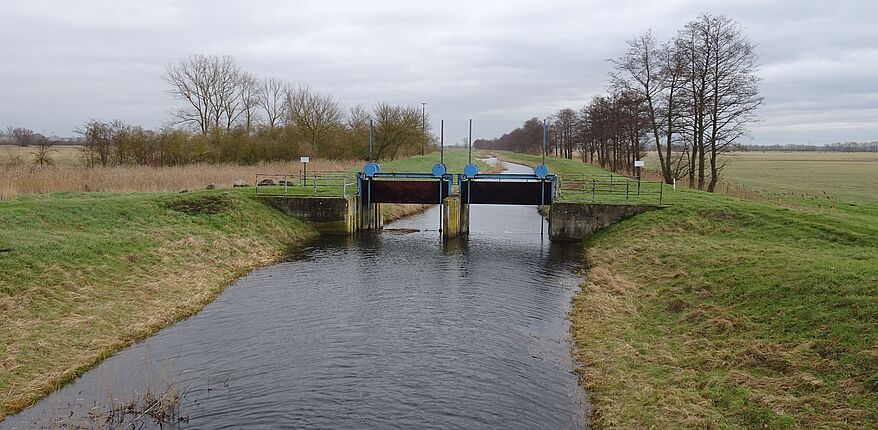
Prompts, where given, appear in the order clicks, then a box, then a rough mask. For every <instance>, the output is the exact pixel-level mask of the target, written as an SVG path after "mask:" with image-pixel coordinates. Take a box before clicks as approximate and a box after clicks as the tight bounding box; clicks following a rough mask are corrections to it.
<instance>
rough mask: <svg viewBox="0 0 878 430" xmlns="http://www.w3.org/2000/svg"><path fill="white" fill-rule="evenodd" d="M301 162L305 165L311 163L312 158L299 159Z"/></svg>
mask: <svg viewBox="0 0 878 430" xmlns="http://www.w3.org/2000/svg"><path fill="white" fill-rule="evenodd" d="M299 161H301V162H303V163H307V162H309V161H311V157H299Z"/></svg>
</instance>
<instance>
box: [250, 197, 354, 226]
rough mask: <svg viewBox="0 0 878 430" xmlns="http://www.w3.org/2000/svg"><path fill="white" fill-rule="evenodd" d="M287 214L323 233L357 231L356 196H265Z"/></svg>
mask: <svg viewBox="0 0 878 430" xmlns="http://www.w3.org/2000/svg"><path fill="white" fill-rule="evenodd" d="M264 199H265V201H266V202H268V203H269V204H271V205H272V206H274V207H276V208H278V209H280V210H281V211H283V212H284V213H286V214H287V215H290V216H293V217H296V218H299V219H301V220H304V221H308V222H309V223H311V224H312V225H313V226H314V228H315V229H316V230H317V231H319V232H320V233H322V234H329V235H350V234H353V233H354V232H356V231H357V227H358V225H357V223H358V218H359V217H358V212H359V211H358V209H359V208H358V205H357V198H356V197H265V198H264Z"/></svg>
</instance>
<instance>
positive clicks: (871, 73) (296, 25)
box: [0, 0, 878, 144]
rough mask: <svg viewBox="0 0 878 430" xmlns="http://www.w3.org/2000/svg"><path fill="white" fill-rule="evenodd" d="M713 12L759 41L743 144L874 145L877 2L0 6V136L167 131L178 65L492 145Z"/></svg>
mask: <svg viewBox="0 0 878 430" xmlns="http://www.w3.org/2000/svg"><path fill="white" fill-rule="evenodd" d="M700 13H712V14H725V15H727V16H729V17H731V18H733V19H735V20H736V21H737V22H738V23H740V25H741V26H742V27H743V28H744V29H745V33H746V35H747V36H748V37H749V39H750V40H751V41H752V42H754V43H755V44H756V45H757V52H758V54H759V58H760V62H759V63H760V68H759V71H758V75H759V76H760V77H761V78H762V83H761V94H762V95H763V96H764V98H765V101H764V104H763V106H762V107H761V108H760V109H759V111H758V114H759V117H760V119H761V120H760V122H759V123H757V124H754V125H753V126H752V127H751V130H752V133H751V139H750V140H748V141H746V142H745V143H756V144H786V143H796V144H799V143H802V144H823V143H831V142H837V141H872V140H878V24H876V22H878V4H876V3H875V0H860V1H854V0H850V1H843V0H842V1H829V0H826V1H824V0H810V1H802V0H789V1H788V0H779V1H769V0H759V1H755V0H734V1H723V2H711V1H705V0H695V1H688V0H685V1H684V0H680V1H677V0H674V1H671V0H667V1H619V0H608V1H604V0H589V1H585V0H582V1H553V0H544V1H433V2H426V1H414V0H411V1H382V0H376V1H349V2H348V1H314V0H310V1H282V0H277V1H234V2H232V1H225V0H209V1H202V0H189V1H159V0H140V1H125V0H107V1H104V0H78V1H66V0H65V1H42V0H0V128H5V127H6V126H9V125H12V126H22V127H28V128H31V129H33V130H35V131H37V132H40V133H43V134H46V135H52V134H54V135H59V136H71V135H73V134H74V130H75V129H76V128H77V127H79V126H80V125H82V124H83V123H85V122H86V121H88V120H90V119H100V120H113V119H121V120H124V121H126V122H129V123H133V124H139V125H143V126H146V127H150V128H154V127H160V126H162V125H165V124H167V123H169V121H170V120H171V112H172V111H174V110H175V109H176V106H177V103H178V102H177V101H176V100H174V99H173V98H172V97H171V96H170V95H169V93H168V86H167V84H166V83H165V82H164V81H163V80H162V76H163V75H164V72H165V68H166V66H167V65H168V64H169V63H173V62H176V61H179V60H180V59H181V58H185V57H187V56H189V55H192V54H205V55H230V56H232V57H234V58H235V59H236V60H237V62H238V64H239V65H240V66H241V67H242V68H243V69H244V70H247V71H249V72H251V73H254V74H256V75H258V76H261V77H269V76H271V77H277V78H282V79H284V80H287V81H289V82H292V83H301V84H307V85H310V86H311V87H312V88H314V89H316V90H319V91H321V92H325V93H329V94H332V95H333V96H334V97H335V98H336V99H338V100H339V101H340V102H342V103H343V104H344V105H345V106H353V105H357V104H360V105H364V106H367V107H368V106H373V105H374V104H375V103H376V102H378V101H382V102H387V103H393V104H404V105H413V106H419V107H420V106H421V103H422V102H425V103H426V110H427V112H428V113H429V116H430V122H431V126H432V127H433V129H434V131H435V130H438V127H439V120H440V119H444V120H445V124H446V127H445V136H446V142H447V143H449V144H455V143H459V142H460V141H461V140H462V139H463V138H465V137H466V135H467V120H468V119H469V118H472V119H473V122H474V125H473V137H474V139H475V138H492V137H497V136H499V135H501V134H503V133H504V132H507V131H509V130H511V129H513V128H515V127H517V126H519V125H521V124H522V123H523V122H524V121H525V120H526V119H528V118H530V117H534V116H536V117H541V118H542V117H546V116H547V115H550V114H551V113H553V112H555V111H557V110H558V109H560V108H563V107H573V108H578V107H581V106H582V105H583V104H585V103H586V102H587V101H588V100H589V99H590V98H591V97H592V96H594V95H597V94H602V93H604V92H605V91H606V86H607V82H608V79H607V73H608V72H609V71H610V69H611V64H610V63H609V61H608V60H609V59H610V58H614V57H618V56H620V55H622V54H623V53H624V50H625V42H626V41H627V40H629V39H631V38H632V37H634V36H636V35H638V34H640V33H643V32H645V31H647V30H649V29H652V31H653V33H654V34H655V35H656V36H657V37H658V38H659V39H662V40H667V39H670V38H672V37H673V36H674V35H675V34H676V32H677V30H678V29H679V28H681V27H682V26H683V25H684V24H686V22H688V21H690V20H692V19H694V18H695V17H697V16H698V15H699V14H700Z"/></svg>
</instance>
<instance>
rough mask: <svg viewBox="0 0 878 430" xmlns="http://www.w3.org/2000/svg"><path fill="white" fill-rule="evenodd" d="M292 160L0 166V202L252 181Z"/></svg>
mask: <svg viewBox="0 0 878 430" xmlns="http://www.w3.org/2000/svg"><path fill="white" fill-rule="evenodd" d="M360 165H361V162H359V161H353V160H352V161H332V160H312V161H311V162H310V163H309V164H308V172H312V171H313V172H317V171H340V170H350V169H354V168H357V167H359V166H360ZM301 169H302V164H301V163H298V162H270V163H261V164H256V165H250V166H242V165H237V164H193V165H187V166H173V167H148V166H114V167H94V168H85V167H82V166H72V165H61V166H57V167H47V168H39V169H34V168H32V167H31V166H28V165H21V164H19V165H9V164H7V165H2V166H0V200H4V199H12V198H15V197H17V196H20V195H25V194H38V193H53V192H59V191H107V192H135V191H141V192H155V191H182V190H197V189H203V188H205V187H207V186H208V185H211V184H213V185H214V186H216V187H219V188H222V187H231V186H232V184H234V182H235V181H236V180H238V179H243V180H245V181H247V182H248V183H249V184H250V185H253V184H254V182H255V180H256V174H257V173H268V174H299V173H300V172H301Z"/></svg>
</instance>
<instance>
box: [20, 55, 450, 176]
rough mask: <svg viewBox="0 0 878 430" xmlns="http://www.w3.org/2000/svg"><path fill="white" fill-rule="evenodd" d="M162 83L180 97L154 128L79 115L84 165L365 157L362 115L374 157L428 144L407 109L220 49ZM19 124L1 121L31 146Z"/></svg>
mask: <svg viewBox="0 0 878 430" xmlns="http://www.w3.org/2000/svg"><path fill="white" fill-rule="evenodd" d="M164 81H165V82H166V83H167V84H168V87H169V92H170V94H171V95H172V96H173V97H174V98H175V99H177V100H178V101H179V102H180V104H181V106H180V108H179V109H178V110H176V111H175V112H174V114H173V119H172V121H171V122H170V123H169V124H168V125H167V126H165V127H162V128H160V129H157V130H151V129H147V128H144V127H141V126H139V125H136V124H128V123H125V122H123V121H121V120H112V121H104V120H91V121H88V122H87V123H85V124H83V125H82V126H81V127H80V128H78V129H77V130H76V133H77V134H78V136H79V138H78V139H77V141H76V143H78V144H80V145H82V156H83V159H84V161H85V163H86V164H87V165H89V166H96V165H100V166H110V165H119V164H143V165H152V166H167V165H179V164H187V163H195V162H207V163H214V162H238V163H256V162H259V161H272V160H293V159H298V157H299V156H302V155H307V156H314V157H321V158H331V159H366V158H367V157H368V144H369V129H370V121H371V123H372V124H373V125H374V133H373V139H374V145H373V154H372V155H373V158H375V159H394V158H397V157H401V156H407V155H412V154H416V153H422V152H424V151H425V150H426V149H427V148H432V147H433V146H435V142H434V140H435V138H434V137H433V136H432V135H431V134H430V127H429V126H427V125H426V124H427V123H428V121H427V120H428V118H426V116H425V115H424V114H423V113H422V111H421V110H420V109H418V108H417V107H415V106H401V105H392V104H387V103H382V102H379V103H377V104H376V105H375V106H373V107H372V108H371V109H369V108H366V107H364V106H353V107H350V108H345V107H344V106H343V105H342V104H341V102H339V101H338V100H336V99H335V98H334V97H333V96H332V95H330V94H325V93H322V92H319V91H316V90H314V89H312V88H310V87H309V86H307V85H301V84H299V85H293V84H291V83H289V82H286V81H284V80H281V79H278V78H270V77H268V78H258V77H256V76H255V75H253V74H251V73H249V72H246V71H244V70H243V69H242V68H241V67H240V66H239V65H238V64H237V62H236V61H235V60H234V58H232V57H229V56H222V57H219V56H205V55H192V56H190V57H189V58H185V59H182V60H180V61H179V62H177V63H174V64H170V65H168V66H167V68H166V71H165V75H164ZM24 130H27V129H21V128H16V129H13V128H10V129H9V130H8V133H9V135H10V136H11V138H10V139H11V140H14V141H15V142H22V143H23V144H24V145H28V144H36V142H37V141H36V140H34V139H33V138H31V137H27V136H25V137H19V134H21V133H25V132H24ZM28 131H29V130H28ZM25 134H26V133H25ZM33 134H34V133H33V132H32V131H30V135H33ZM51 143H53V142H51V141H49V144H51Z"/></svg>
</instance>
